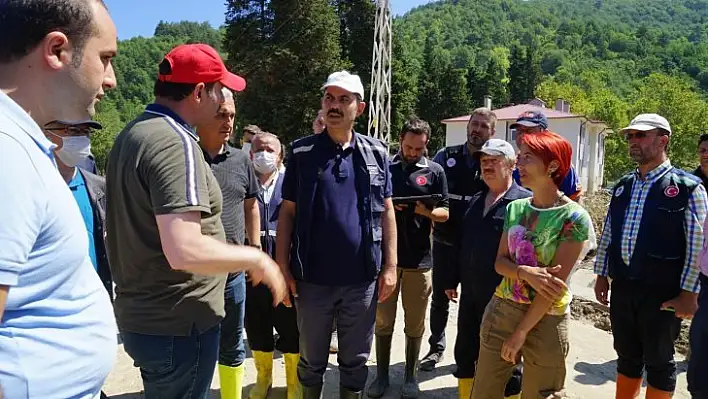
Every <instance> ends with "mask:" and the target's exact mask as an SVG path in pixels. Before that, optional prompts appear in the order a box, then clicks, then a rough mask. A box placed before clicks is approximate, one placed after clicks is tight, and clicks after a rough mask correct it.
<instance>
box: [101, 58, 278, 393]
mask: <svg viewBox="0 0 708 399" xmlns="http://www.w3.org/2000/svg"><path fill="white" fill-rule="evenodd" d="M159 68H160V70H159V75H158V80H157V82H156V83H155V96H156V101H155V103H154V104H150V105H149V106H148V107H147V109H146V111H145V112H144V113H143V114H142V115H140V116H138V117H137V119H135V120H134V121H132V122H131V123H130V124H128V126H127V127H126V128H125V129H124V130H123V131H122V132H121V133H120V134H119V135H118V137H117V138H116V142H115V144H114V146H113V149H112V151H111V153H110V155H109V158H108V165H107V168H106V185H107V187H106V195H107V211H106V219H107V220H106V225H107V247H108V255H109V260H110V266H111V271H112V272H113V276H114V281H115V283H116V300H115V312H116V318H117V320H118V327H119V329H120V331H121V335H122V338H123V343H124V347H125V350H126V352H127V353H128V354H129V355H130V356H131V357H132V358H133V360H134V361H135V364H136V365H137V366H138V367H140V372H141V375H142V377H143V385H144V388H145V397H146V398H148V399H150V398H162V397H167V398H182V397H191V398H202V397H206V395H207V393H208V390H209V386H210V385H211V379H212V375H213V373H214V367H215V364H216V359H217V355H218V345H219V323H220V321H221V319H222V318H223V316H224V284H225V280H226V275H227V273H229V272H239V271H247V272H248V273H249V276H250V277H251V280H252V281H253V283H254V284H258V283H260V282H263V283H264V284H266V285H268V286H269V287H270V288H271V291H272V292H273V297H274V301H275V302H276V303H279V302H280V301H281V300H282V299H283V297H284V295H285V293H286V289H285V282H284V280H283V276H282V275H281V274H280V272H279V269H278V266H277V265H276V264H275V263H274V262H273V261H272V260H271V259H270V257H268V255H266V254H264V253H263V252H261V251H259V250H257V249H255V248H248V247H243V246H235V245H229V244H226V243H225V242H224V241H225V237H224V228H223V226H222V224H221V219H220V216H221V207H222V198H221V192H220V190H219V185H218V183H217V181H216V179H215V177H214V175H213V174H212V173H211V170H210V169H209V166H208V165H207V164H206V161H205V160H204V156H203V154H202V152H201V150H200V149H199V145H198V144H197V140H198V137H197V135H196V133H195V132H194V130H193V129H192V126H194V125H197V124H199V123H202V122H204V121H205V120H209V119H211V118H213V116H214V113H215V112H216V110H217V109H218V107H219V105H220V104H221V103H222V102H223V101H224V97H223V94H222V89H223V88H228V89H231V90H235V91H240V90H243V89H244V88H245V86H246V82H245V81H244V80H243V78H241V77H239V76H237V75H234V74H232V73H230V72H228V71H227V70H226V67H225V66H224V64H223V61H222V60H221V58H220V57H219V55H218V53H217V52H216V50H214V49H213V48H211V47H209V46H207V45H204V44H190V45H181V46H178V47H176V48H175V49H173V50H172V51H170V53H168V54H167V55H166V56H165V59H164V60H163V61H162V63H161V64H160V67H159Z"/></svg>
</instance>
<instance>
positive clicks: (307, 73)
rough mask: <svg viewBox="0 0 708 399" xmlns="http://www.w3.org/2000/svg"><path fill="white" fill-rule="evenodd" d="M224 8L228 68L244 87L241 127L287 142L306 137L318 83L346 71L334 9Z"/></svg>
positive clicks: (303, 4)
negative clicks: (263, 131) (238, 73)
mask: <svg viewBox="0 0 708 399" xmlns="http://www.w3.org/2000/svg"><path fill="white" fill-rule="evenodd" d="M227 8H228V12H227V30H226V32H227V37H226V40H225V46H226V50H227V51H228V53H229V63H230V64H231V65H234V68H235V69H236V70H237V71H241V73H242V74H243V75H244V76H245V77H246V79H247V82H248V87H247V88H246V90H245V91H244V92H243V94H242V95H240V96H239V102H238V107H239V122H240V124H246V123H255V124H257V125H259V126H261V127H262V128H265V129H267V130H269V131H272V132H273V133H276V134H279V135H281V136H282V137H284V138H285V139H286V140H292V139H294V138H296V137H298V136H301V135H305V134H309V133H311V126H312V120H313V119H314V117H315V115H316V113H317V110H318V109H319V102H320V98H321V92H320V87H321V85H322V83H323V82H324V81H325V79H326V78H327V76H328V74H330V73H332V72H334V71H336V70H339V69H342V68H346V67H349V66H350V64H348V63H347V62H345V61H343V60H342V58H341V48H340V44H339V26H340V21H339V19H338V17H337V15H336V13H335V10H334V9H333V8H332V7H330V5H329V3H328V2H327V1H325V0H301V1H297V2H292V1H286V0H272V1H270V2H267V3H264V2H261V1H229V2H228V3H227ZM257 26H265V27H266V28H265V29H263V30H260V29H257ZM269 27H271V28H270V30H269Z"/></svg>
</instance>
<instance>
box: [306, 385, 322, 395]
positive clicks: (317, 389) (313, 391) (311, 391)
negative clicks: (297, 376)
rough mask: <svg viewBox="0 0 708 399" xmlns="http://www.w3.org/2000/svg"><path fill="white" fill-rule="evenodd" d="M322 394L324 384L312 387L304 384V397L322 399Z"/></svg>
mask: <svg viewBox="0 0 708 399" xmlns="http://www.w3.org/2000/svg"><path fill="white" fill-rule="evenodd" d="M321 395H322V384H318V385H313V386H311V387H306V386H304V385H303V386H302V399H320V396H321Z"/></svg>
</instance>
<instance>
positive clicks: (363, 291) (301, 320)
mask: <svg viewBox="0 0 708 399" xmlns="http://www.w3.org/2000/svg"><path fill="white" fill-rule="evenodd" d="M377 291H378V290H377V284H376V281H373V282H367V283H363V284H357V285H350V286H344V287H333V286H324V285H316V284H310V283H305V282H301V281H298V283H297V292H298V297H297V298H296V299H295V304H296V306H297V324H298V327H299V329H300V364H299V365H298V368H297V374H298V377H299V379H300V382H301V383H302V385H304V386H306V387H310V386H315V385H319V384H321V383H322V378H323V376H324V372H325V370H326V369H327V359H328V357H329V341H330V338H331V334H332V320H333V319H334V318H335V317H336V319H337V337H338V339H339V352H338V353H337V362H338V363H339V384H340V385H341V386H342V387H344V388H346V389H348V390H350V391H355V392H358V391H361V390H363V389H364V385H365V384H366V378H367V377H368V369H367V367H366V361H367V359H368V358H369V353H370V352H371V343H372V341H373V336H374V322H375V321H376V300H377Z"/></svg>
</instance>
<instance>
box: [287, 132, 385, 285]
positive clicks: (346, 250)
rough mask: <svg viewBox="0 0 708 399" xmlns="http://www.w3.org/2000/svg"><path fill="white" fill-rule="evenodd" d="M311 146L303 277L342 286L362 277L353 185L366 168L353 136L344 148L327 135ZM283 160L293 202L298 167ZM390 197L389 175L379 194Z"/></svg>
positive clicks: (359, 224) (362, 247)
mask: <svg viewBox="0 0 708 399" xmlns="http://www.w3.org/2000/svg"><path fill="white" fill-rule="evenodd" d="M322 134H323V135H325V136H326V137H327V138H326V141H327V143H326V145H321V146H315V147H314V148H315V149H317V151H314V150H313V152H312V153H310V154H308V156H310V157H314V158H315V159H317V160H318V163H319V165H320V167H319V168H318V171H317V174H318V176H317V178H318V184H317V191H316V192H315V195H314V203H313V210H314V211H313V216H312V220H311V226H310V234H311V238H310V240H311V243H312V245H311V246H310V251H309V254H308V278H307V281H308V282H310V283H313V284H321V285H333V286H344V285H352V284H358V283H363V282H367V281H369V280H370V278H369V277H367V264H366V252H365V251H368V250H369V248H366V247H365V245H363V234H364V232H363V226H362V221H361V217H360V215H361V212H360V210H359V209H360V207H361V204H360V201H361V198H360V197H361V195H359V191H358V187H359V186H360V185H361V184H362V183H365V184H368V183H369V182H368V181H367V182H357V181H356V175H357V174H356V173H355V171H356V170H357V169H359V168H366V165H365V163H364V161H363V158H362V157H361V156H360V155H359V154H357V151H356V148H355V146H356V140H355V139H354V138H353V139H352V141H351V143H350V144H349V145H348V146H346V148H343V147H342V146H341V145H339V144H337V143H335V142H334V141H332V140H331V138H329V136H328V135H327V134H326V132H324V133H322ZM292 167H294V165H293V166H291V165H290V164H289V165H288V169H287V170H286V173H285V179H284V181H283V199H285V200H288V201H293V202H296V201H297V181H296V179H297V171H295V170H293V169H292ZM390 196H391V180H390V178H389V179H386V184H385V188H384V197H390Z"/></svg>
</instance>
